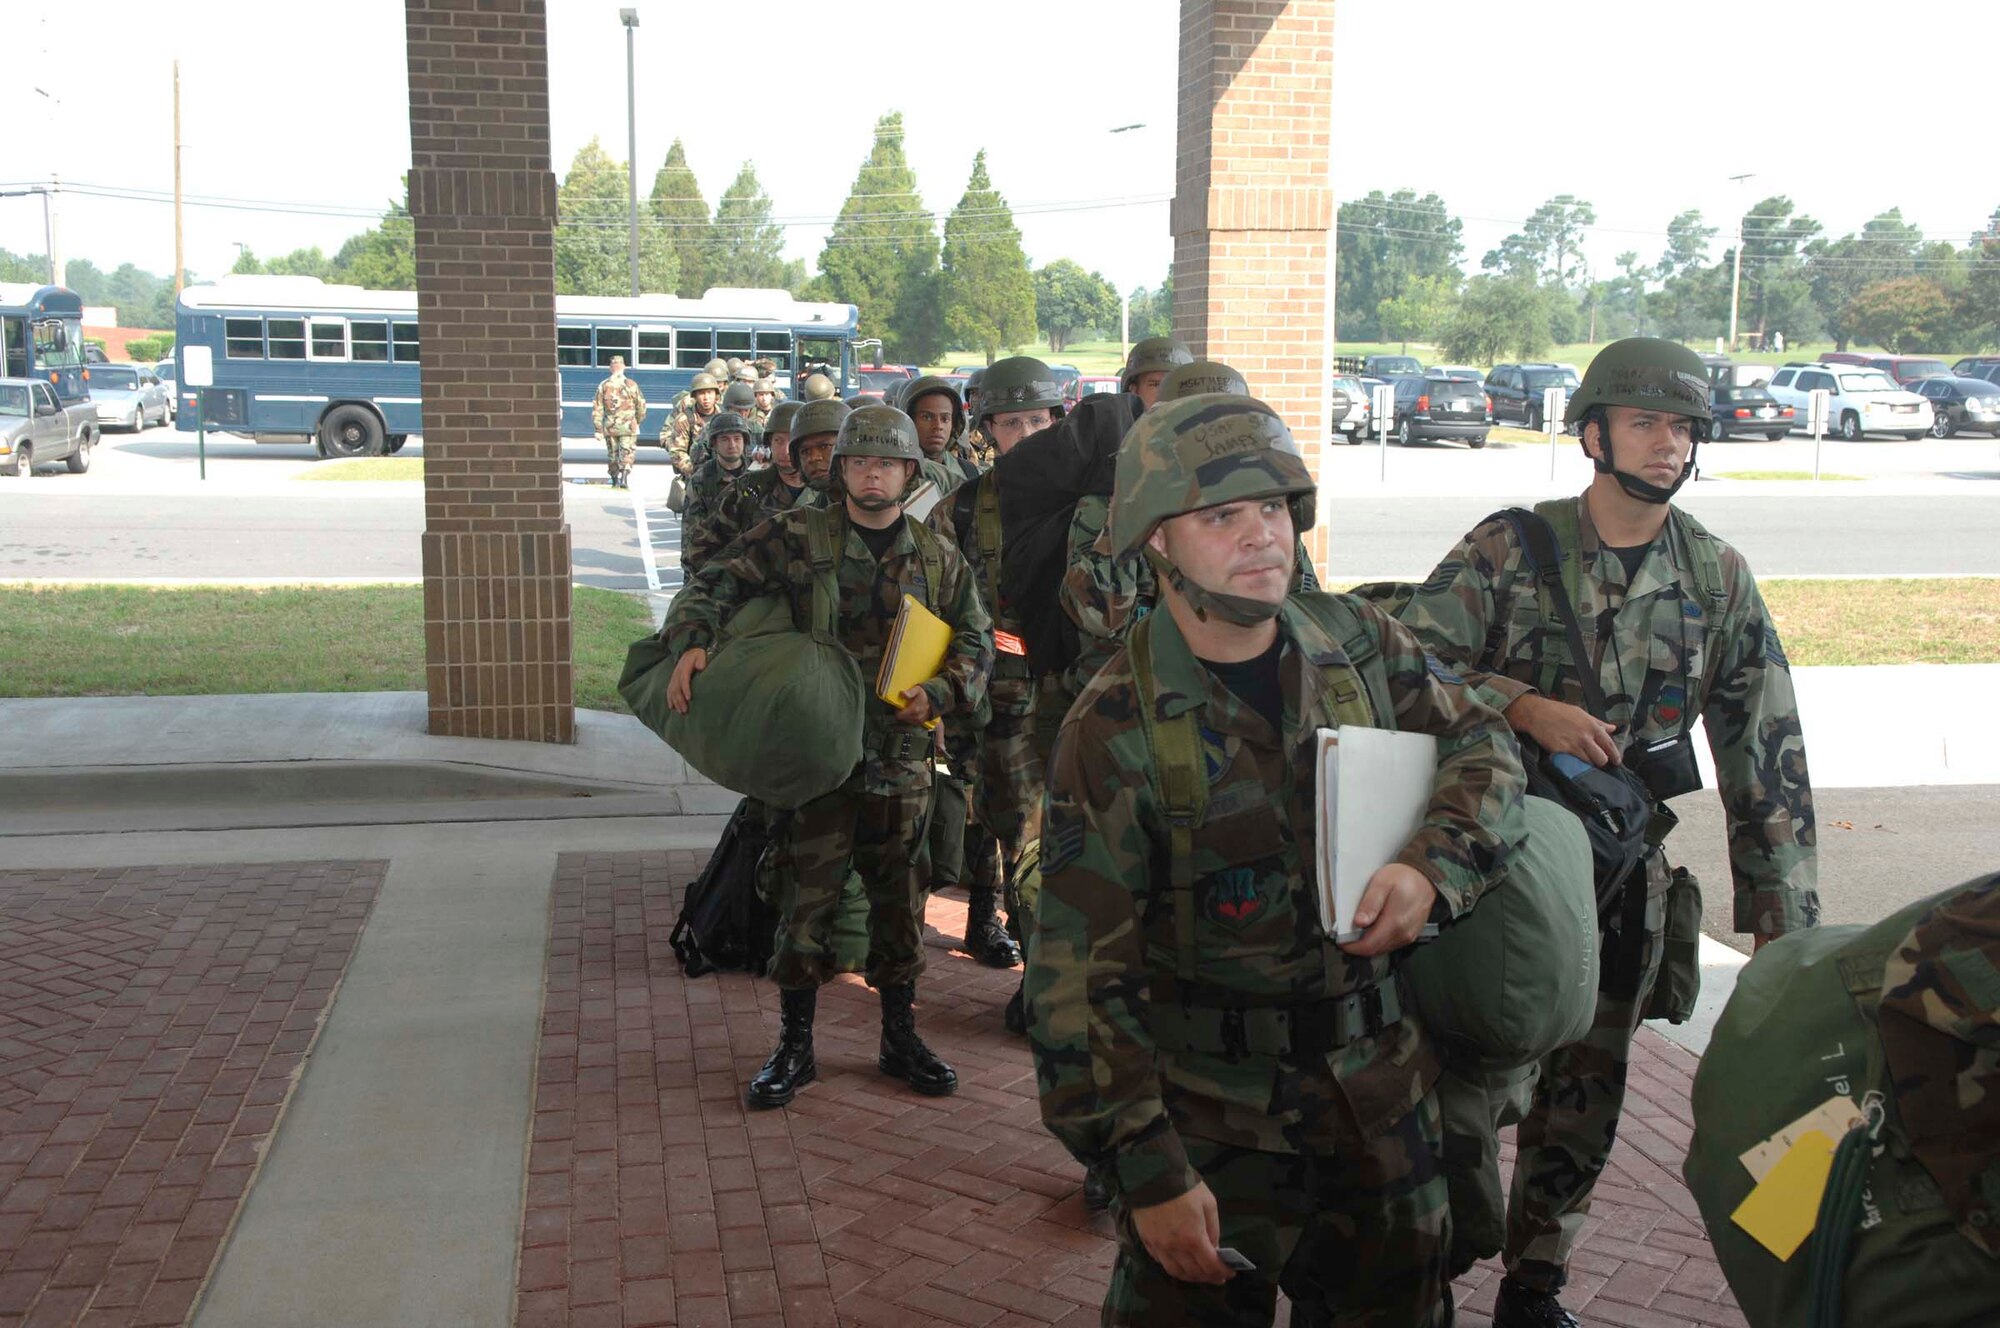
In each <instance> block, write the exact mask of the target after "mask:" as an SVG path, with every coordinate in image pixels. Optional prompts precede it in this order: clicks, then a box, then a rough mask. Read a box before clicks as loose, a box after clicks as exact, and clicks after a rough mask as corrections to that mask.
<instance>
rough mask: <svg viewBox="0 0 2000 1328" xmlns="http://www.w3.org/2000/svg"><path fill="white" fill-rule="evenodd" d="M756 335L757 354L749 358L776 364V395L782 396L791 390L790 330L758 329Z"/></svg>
mask: <svg viewBox="0 0 2000 1328" xmlns="http://www.w3.org/2000/svg"><path fill="white" fill-rule="evenodd" d="M756 335H757V353H756V354H755V355H754V356H752V357H751V358H752V359H758V360H775V361H776V362H777V365H778V372H777V374H776V377H777V380H778V393H779V395H780V396H782V395H783V394H784V393H786V392H789V391H791V389H792V382H793V373H792V330H791V329H790V328H788V327H760V328H758V329H757V334H756Z"/></svg>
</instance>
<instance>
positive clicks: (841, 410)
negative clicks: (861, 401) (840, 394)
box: [792, 397, 851, 445]
mask: <svg viewBox="0 0 2000 1328" xmlns="http://www.w3.org/2000/svg"><path fill="white" fill-rule="evenodd" d="M850 413H851V412H850V409H849V407H848V404H847V403H846V402H845V401H838V400H835V399H834V398H832V397H823V398H821V399H820V400H818V401H807V402H803V403H801V404H800V406H799V408H798V414H796V415H794V416H792V442H793V444H794V445H796V444H797V443H798V440H799V439H801V438H810V437H812V436H813V435H814V434H816V433H839V432H840V426H841V425H843V424H845V423H846V422H847V417H848V415H849V414H850Z"/></svg>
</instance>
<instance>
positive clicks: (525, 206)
mask: <svg viewBox="0 0 2000 1328" xmlns="http://www.w3.org/2000/svg"><path fill="white" fill-rule="evenodd" d="M404 16H405V22H406V27H407V38H408V54H409V66H410V213H411V215H412V217H413V218H414V219H415V222H416V261H417V322H418V327H419V335H420V336H421V337H422V339H423V352H422V353H423V398H424V405H423V430H424V537H423V539H424V546H423V555H424V658H425V663H426V669H425V673H426V681H427V684H428V689H429V692H430V731H431V732H432V733H440V734H451V735H455V736H461V737H478V738H527V739H533V740H536V741H540V742H574V741H575V740H576V710H575V705H574V698H575V688H574V680H573V677H572V674H571V662H570V535H569V527H568V526H567V525H566V524H564V522H563V501H562V442H561V438H560V434H559V425H558V412H559V411H560V409H561V406H560V402H559V400H558V388H557V384H556V365H555V341H556V332H555V263H554V253H555V249H554V246H555V229H554V228H555V216H556V179H555V175H554V173H553V172H552V171H551V169H550V165H549V79H548V22H547V14H546V12H545V4H544V0H479V2H478V4H476V5H475V4H473V3H471V2H470V0H404Z"/></svg>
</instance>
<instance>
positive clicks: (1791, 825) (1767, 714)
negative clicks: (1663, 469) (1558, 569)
mask: <svg viewBox="0 0 2000 1328" xmlns="http://www.w3.org/2000/svg"><path fill="white" fill-rule="evenodd" d="M1574 501H1575V502H1576V504H1577V509H1578V510H1577V521H1578V525H1579V528H1580V531H1581V540H1580V544H1581V547H1580V548H1578V549H1575V550H1565V552H1567V553H1569V554H1570V556H1572V557H1580V558H1582V559H1583V563H1582V567H1583V570H1584V572H1585V573H1586V574H1585V575H1583V576H1582V577H1580V578H1578V579H1579V580H1580V582H1581V586H1580V591H1579V593H1578V596H1577V600H1578V602H1577V603H1576V612H1577V622H1578V624H1579V626H1580V627H1581V628H1582V631H1583V640H1584V647H1585V649H1587V650H1590V651H1592V652H1593V653H1594V654H1595V655H1596V656H1597V677H1598V683H1599V686H1601V687H1602V688H1603V690H1604V699H1605V705H1606V707H1607V709H1608V710H1609V711H1610V713H1609V714H1607V715H1605V716H1604V717H1603V718H1605V719H1606V720H1608V721H1610V722H1611V723H1613V724H1616V725H1618V726H1619V727H1620V734H1619V737H1620V740H1621V741H1623V742H1624V743H1625V745H1626V748H1627V749H1628V750H1635V749H1637V748H1639V747H1643V746H1646V745H1647V744H1650V743H1652V742H1655V741H1658V740H1659V739H1662V738H1672V737H1673V736H1675V735H1676V734H1678V733H1680V732H1681V731H1682V730H1683V729H1684V728H1685V727H1686V726H1688V725H1690V724H1692V723H1693V717H1694V716H1696V715H1699V716H1700V717H1701V718H1702V719H1703V720H1704V721H1705V727H1706V728H1707V730H1708V745H1709V751H1710V753H1711V754H1712V755H1713V756H1714V758H1715V774H1716V782H1717V783H1718V784H1720V785H1721V794H1722V805H1723V810H1724V813H1725V815H1726V817H1727V820H1728V837H1729V864H1730V871H1731V875H1732V876H1733V877H1734V878H1735V882H1734V883H1735V919H1736V923H1735V925H1736V929H1737V930H1738V931H1742V932H1753V933H1755V934H1757V935H1759V936H1782V935H1783V934H1785V933H1786V932H1788V931H1793V930H1796V929H1798V928H1801V927H1810V926H1813V925H1814V924H1816V923H1817V922H1818V921H1819V912H1820V905H1819V890H1818V878H1819V866H1818V856H1817V849H1816V847H1815V846H1816V844H1817V834H1816V832H1815V829H1814V823H1813V804H1812V786H1811V784H1810V782H1809V781H1808V779H1807V775H1806V751H1805V741H1804V738H1803V736H1802V734H1801V730H1800V724H1799V709H1798V701H1797V698H1796V697H1795V696H1794V694H1793V691H1792V674H1791V665H1790V664H1789V663H1788V662H1787V661H1786V659H1785V651H1784V647H1783V645H1782V644H1781V643H1780V642H1779V640H1778V628H1777V624H1776V623H1774V622H1773V621H1772V620H1771V615H1770V612H1769V610H1767V609H1766V608H1765V607H1764V597H1763V596H1762V595H1761V594H1759V593H1758V590H1757V582H1756V579H1755V578H1754V577H1752V576H1751V574H1750V566H1749V564H1748V563H1746V562H1745V561H1744V560H1743V555H1741V554H1740V553H1738V552H1737V551H1736V550H1735V549H1733V548H1731V547H1729V546H1728V545H1727V544H1724V543H1723V542H1722V541H1720V540H1715V541H1714V543H1715V546H1716V553H1717V554H1718V556H1719V558H1720V560H1721V567H1722V576H1723V580H1724V583H1725V586H1726V589H1727V603H1726V606H1725V608H1724V610H1723V613H1722V618H1721V621H1720V622H1715V623H1711V622H1707V621H1706V615H1705V612H1704V606H1703V604H1702V602H1701V600H1702V596H1701V593H1700V591H1699V589H1698V584H1697V581H1696V578H1695V575H1694V572H1693V566H1694V564H1693V557H1694V555H1693V554H1692V552H1691V551H1690V548H1689V541H1690V540H1691V539H1693V538H1697V537H1698V536H1696V535H1693V534H1691V533H1690V528H1692V529H1693V530H1696V531H1698V530H1699V529H1700V527H1698V526H1696V525H1695V523H1694V521H1693V518H1691V517H1689V516H1688V515H1687V514H1686V513H1684V512H1681V511H1680V510H1679V509H1678V508H1676V509H1674V511H1673V516H1672V518H1671V519H1669V521H1668V522H1667V525H1666V528H1665V530H1664V532H1663V533H1662V534H1661V536H1660V538H1658V539H1657V540H1655V541H1654V542H1653V545H1652V547H1651V549H1649V550H1648V551H1647V553H1646V556H1645V561H1644V562H1642V563H1641V564H1640V565H1639V571H1638V575H1637V576H1635V577H1634V578H1633V579H1632V582H1631V584H1630V585H1627V584H1626V581H1625V567H1624V564H1622V563H1621V562H1620V561H1619V559H1618V555H1617V554H1615V553H1612V552H1610V551H1609V550H1608V549H1606V548H1605V547H1604V546H1603V544H1602V542H1601V541H1600V540H1599V538H1598V535H1597V528H1596V526H1595V525H1593V524H1592V522H1591V519H1590V505H1589V504H1588V503H1587V502H1585V501H1584V500H1583V499H1582V498H1577V499H1575V500H1574ZM1708 538H1711V539H1712V538H1713V537H1712V536H1710V537H1708ZM1398 616H1399V617H1400V618H1401V619H1402V620H1403V621H1404V622H1405V623H1407V624H1408V625H1409V626H1410V627H1411V629H1412V630H1414V631H1415V632H1416V634H1417V636H1418V637H1419V638H1421V639H1422V640H1423V642H1424V644H1425V645H1426V646H1428V647H1429V648H1430V649H1431V651H1432V652H1434V653H1435V654H1436V655H1438V657H1439V658H1441V659H1444V660H1446V661H1447V662H1449V663H1452V664H1454V665H1455V666H1457V667H1460V668H1462V669H1464V670H1466V671H1467V678H1468V681H1472V682H1475V683H1478V684H1479V685H1481V686H1482V687H1483V688H1484V690H1486V691H1487V692H1488V694H1489V696H1490V698H1491V699H1492V701H1493V703H1494V704H1495V705H1496V706H1497V707H1499V708H1500V709H1503V710H1504V709H1505V708H1506V707H1507V706H1509V705H1512V704H1513V703H1514V701H1516V700H1517V699H1519V698H1520V697H1521V696H1522V695H1523V694H1524V693H1527V692H1533V691H1540V692H1542V693H1544V694H1547V695H1549V696H1552V697H1554V698H1555V699H1556V700H1559V701H1567V702H1569V703H1570V704H1572V705H1578V706H1580V705H1582V704H1583V689H1582V686H1581V684H1580V683H1579V682H1578V681H1577V675H1576V672H1575V669H1574V666H1573V664H1572V661H1571V660H1570V658H1569V653H1570V652H1569V645H1568V642H1567V641H1566V639H1565V633H1564V631H1563V628H1562V626H1561V624H1560V623H1559V622H1557V621H1556V620H1555V619H1554V616H1553V614H1547V615H1545V614H1544V613H1543V610H1542V606H1541V599H1540V596H1539V595H1538V594H1537V590H1536V585H1535V579H1534V574H1533V573H1532V572H1531V571H1530V570H1528V568H1527V566H1526V560H1525V555H1524V553H1523V551H1522V550H1521V548H1520V547H1519V546H1518V544H1517V543H1516V541H1515V536H1514V530H1513V527H1512V526H1511V525H1510V524H1509V523H1508V522H1506V521H1505V520H1489V521H1485V522H1482V523H1481V524H1480V525H1478V526H1476V527H1475V528H1474V529H1473V530H1472V532H1471V533H1470V534H1468V535H1467V536H1466V537H1465V538H1464V539H1463V540H1461V541H1459V543H1458V545H1457V547H1455V548H1454V549H1452V551H1451V552H1450V553H1448V554H1446V555H1445V558H1444V561H1443V562H1441V563H1439V564H1438V565H1437V569H1436V570H1435V571H1433V572H1432V573H1431V575H1430V579H1429V580H1427V581H1425V582H1424V583H1423V585H1422V586H1421V587H1419V588H1418V589H1417V592H1416V597H1415V599H1414V600H1412V601H1411V602H1410V603H1409V604H1408V606H1407V607H1404V608H1402V609H1400V610H1399V611H1398ZM1711 641H1713V642H1715V643H1717V655H1718V658H1714V659H1711V658H1709V657H1708V645H1709V642H1711ZM1475 670H1480V671H1479V672H1476V671H1475ZM1483 670H1490V672H1483ZM1656 875H1658V876H1662V877H1663V876H1664V873H1656Z"/></svg>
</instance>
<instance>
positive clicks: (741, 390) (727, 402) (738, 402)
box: [722, 382, 757, 411]
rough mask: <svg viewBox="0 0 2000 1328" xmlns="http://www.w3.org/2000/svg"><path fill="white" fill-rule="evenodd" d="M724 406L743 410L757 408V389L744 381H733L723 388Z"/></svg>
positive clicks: (725, 408)
mask: <svg viewBox="0 0 2000 1328" xmlns="http://www.w3.org/2000/svg"><path fill="white" fill-rule="evenodd" d="M722 408H723V409H724V410H741V411H748V410H755V409H757V389H756V388H754V387H752V386H751V385H750V384H748V383H744V382H735V383H731V384H730V385H729V386H728V387H727V388H725V389H724V390H723V393H722Z"/></svg>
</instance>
